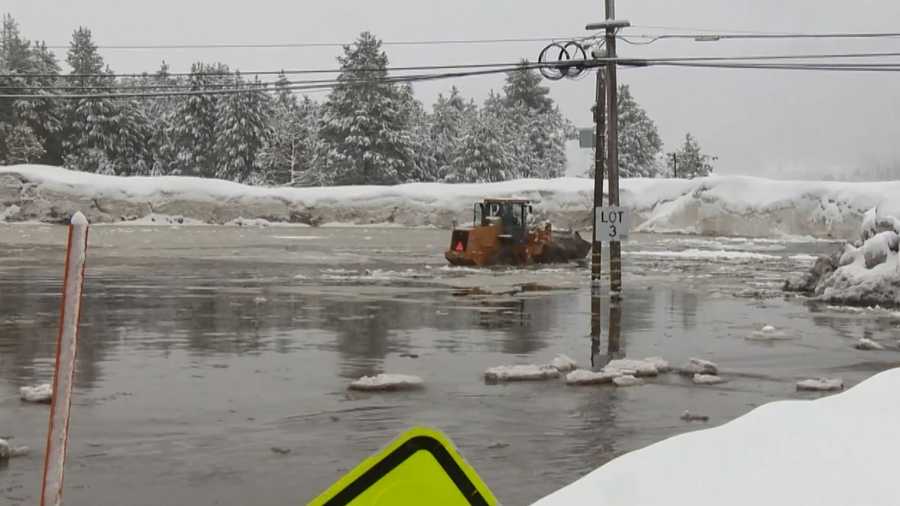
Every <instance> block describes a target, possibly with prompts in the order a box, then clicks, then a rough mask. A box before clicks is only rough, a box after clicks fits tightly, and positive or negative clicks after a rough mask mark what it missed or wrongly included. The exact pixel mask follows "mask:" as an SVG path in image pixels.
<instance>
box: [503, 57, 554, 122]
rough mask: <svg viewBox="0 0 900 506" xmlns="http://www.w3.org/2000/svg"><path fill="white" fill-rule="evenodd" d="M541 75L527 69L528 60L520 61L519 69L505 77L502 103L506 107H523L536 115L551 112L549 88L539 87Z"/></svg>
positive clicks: (551, 103)
mask: <svg viewBox="0 0 900 506" xmlns="http://www.w3.org/2000/svg"><path fill="white" fill-rule="evenodd" d="M540 84H541V75H540V74H538V73H537V72H536V71H534V70H531V69H529V68H528V60H522V62H521V63H520V64H519V68H518V69H516V70H514V71H512V72H509V73H508V74H507V75H506V84H505V85H504V86H503V94H504V99H503V102H504V104H505V105H506V106H507V107H519V106H524V107H526V108H527V109H528V110H529V111H534V112H537V113H550V112H553V109H554V105H553V99H551V98H550V97H549V94H550V88H547V87H546V86H541V85H540Z"/></svg>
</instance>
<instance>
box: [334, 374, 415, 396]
mask: <svg viewBox="0 0 900 506" xmlns="http://www.w3.org/2000/svg"><path fill="white" fill-rule="evenodd" d="M423 385H424V382H423V381H422V378H420V377H418V376H410V375H408V374H377V375H375V376H363V377H362V378H359V379H358V380H356V381H354V382H353V383H350V387H349V388H350V390H363V391H368V392H377V391H392V390H413V389H416V388H422V386H423Z"/></svg>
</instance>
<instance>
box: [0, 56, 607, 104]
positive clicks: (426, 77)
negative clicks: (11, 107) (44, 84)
mask: <svg viewBox="0 0 900 506" xmlns="http://www.w3.org/2000/svg"><path fill="white" fill-rule="evenodd" d="M585 64H586V65H596V64H595V63H592V62H590V61H586V63H585ZM558 65H559V64H537V63H534V64H529V65H527V66H524V67H525V68H526V69H530V68H538V67H543V66H558ZM522 68H523V66H522V65H517V66H515V67H512V68H509V67H507V68H493V69H485V70H472V71H466V72H447V73H440V74H418V75H403V76H389V77H384V78H378V79H359V80H330V81H327V82H321V83H313V84H301V85H293V86H284V87H279V88H267V87H264V86H255V85H252V84H250V85H247V86H246V87H242V88H228V89H207V90H190V91H171V92H160V93H105V94H104V93H92V94H81V95H75V94H0V98H7V99H63V100H75V99H78V100H81V99H85V100H91V99H93V100H98V99H117V98H118V99H121V98H161V97H178V96H196V95H231V94H240V93H257V92H271V91H277V90H291V91H300V90H329V89H333V88H334V87H336V86H338V85H341V84H350V85H353V84H365V83H391V84H393V83H413V82H422V81H434V80H440V79H452V78H459V77H471V76H479V75H490V74H498V73H506V72H510V71H513V70H517V69H522Z"/></svg>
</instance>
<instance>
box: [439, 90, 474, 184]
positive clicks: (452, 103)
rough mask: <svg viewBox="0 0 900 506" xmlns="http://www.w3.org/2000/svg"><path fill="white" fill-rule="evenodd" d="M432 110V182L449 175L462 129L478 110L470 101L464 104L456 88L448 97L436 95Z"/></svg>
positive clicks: (464, 101) (472, 119)
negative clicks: (433, 170) (433, 168)
mask: <svg viewBox="0 0 900 506" xmlns="http://www.w3.org/2000/svg"><path fill="white" fill-rule="evenodd" d="M432 109H433V112H432V114H431V121H430V128H431V135H430V139H429V145H430V146H432V148H431V149H432V152H433V156H434V167H435V173H434V177H433V179H432V180H434V181H441V180H443V179H445V178H446V177H447V175H448V174H449V173H450V170H451V162H452V160H453V154H454V153H455V152H456V145H457V143H459V141H460V136H461V134H462V131H463V128H464V126H465V125H466V124H468V123H469V122H471V121H474V116H475V115H476V114H477V113H478V108H477V107H476V106H475V103H474V102H472V101H471V100H469V101H468V102H466V100H465V99H464V98H463V97H462V95H461V94H460V92H459V90H458V89H457V88H456V86H453V87H451V88H450V95H449V96H448V97H446V98H445V97H444V96H443V95H442V94H438V98H437V101H436V102H435V104H434V106H433V108H432Z"/></svg>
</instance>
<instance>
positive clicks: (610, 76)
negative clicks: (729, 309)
mask: <svg viewBox="0 0 900 506" xmlns="http://www.w3.org/2000/svg"><path fill="white" fill-rule="evenodd" d="M615 19H616V2H615V0H606V22H607V25H606V56H607V57H608V58H612V59H613V60H612V61H610V62H609V63H607V64H606V108H607V111H608V116H607V118H608V119H607V122H606V166H607V167H608V168H609V205H610V207H614V206H618V205H619V139H618V136H619V108H618V103H619V102H618V100H619V90H618V84H617V81H616V62H615V58H616V29H617V27H616V26H613V25H612V24H610V22H611V21H613V20H615ZM609 275H610V279H609V289H610V291H611V292H615V293H619V292H621V291H622V243H620V242H619V241H612V242H610V243H609Z"/></svg>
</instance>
